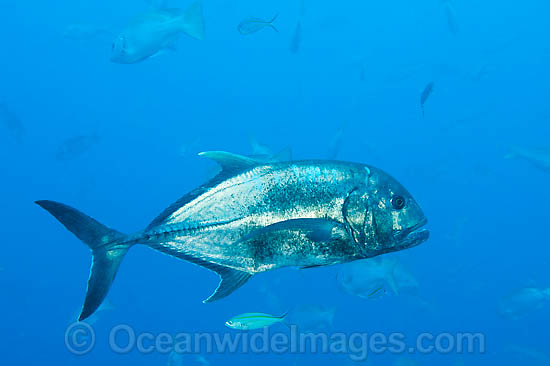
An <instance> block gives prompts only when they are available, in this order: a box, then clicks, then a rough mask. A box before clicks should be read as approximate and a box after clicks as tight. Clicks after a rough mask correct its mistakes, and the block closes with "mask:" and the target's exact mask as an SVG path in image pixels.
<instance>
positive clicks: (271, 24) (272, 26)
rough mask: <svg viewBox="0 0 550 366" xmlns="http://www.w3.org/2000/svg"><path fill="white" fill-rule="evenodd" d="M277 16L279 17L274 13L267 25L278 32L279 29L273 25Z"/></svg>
mask: <svg viewBox="0 0 550 366" xmlns="http://www.w3.org/2000/svg"><path fill="white" fill-rule="evenodd" d="M278 17H279V13H277V14H275V15H274V16H273V18H271V20H270V21H269V26H270V27H271V29H273V30H274V31H275V32H277V33H279V30H278V29H277V27H275V25H274V24H273V23H274V22H275V21H276V20H277V18H278Z"/></svg>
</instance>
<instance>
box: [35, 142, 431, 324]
mask: <svg viewBox="0 0 550 366" xmlns="http://www.w3.org/2000/svg"><path fill="white" fill-rule="evenodd" d="M200 155H201V156H204V157H207V158H210V159H213V160H215V161H216V162H218V163H219V164H220V165H221V167H222V172H221V173H220V174H218V175H217V176H216V177H215V178H213V179H212V180H210V181H209V182H207V183H206V184H204V185H202V186H200V187H198V188H196V189H195V190H193V191H192V192H190V193H188V194H187V195H185V196H183V197H182V198H181V199H179V200H178V201H177V202H175V203H174V204H172V205H171V206H170V207H168V208H167V209H165V210H164V211H163V212H162V213H161V214H160V215H159V216H158V217H157V218H156V219H154V220H153V221H152V222H151V223H150V224H149V226H148V227H147V228H145V229H144V230H142V231H140V232H138V233H135V234H131V235H126V234H123V233H120V232H118V231H115V230H113V229H110V228H108V227H107V226H104V225H102V224H100V223H99V222H97V221H96V220H94V219H92V218H91V217H88V216H87V215H85V214H83V213H81V212H80V211H77V210H76V209H74V208H71V207H69V206H67V205H64V204H62V203H58V202H53V201H37V202H36V203H37V204H38V205H40V206H41V207H43V208H44V209H46V210H47V211H49V212H50V213H51V214H52V215H53V216H55V217H56V218H57V219H58V220H59V221H60V222H61V223H62V224H63V225H64V226H65V227H66V228H67V229H68V230H69V231H71V232H72V233H73V234H75V235H76V236H77V237H78V238H79V239H80V240H82V241H83V242H84V243H86V244H87V245H88V246H89V247H90V249H91V251H92V256H93V261H92V268H91V272H90V278H89V281H88V289H87V293H86V299H85V301H84V307H83V309H82V313H81V315H80V318H79V319H80V320H82V319H85V318H87V317H88V316H90V315H91V314H92V313H93V312H94V311H95V310H96V309H97V308H98V307H99V306H100V304H101V302H102V301H103V299H104V298H105V296H106V294H107V291H108V290H109V287H110V286H111V283H112V281H113V279H114V277H115V274H116V273H117V270H118V267H119V265H120V263H121V261H122V259H123V257H124V255H125V254H126V252H127V251H128V249H130V248H131V247H132V246H133V245H135V244H143V245H147V246H149V247H151V248H153V249H155V250H158V251H160V252H163V253H166V254H169V255H172V256H174V257H177V258H180V259H184V260H186V261H189V262H192V263H195V264H197V265H199V266H202V267H205V268H208V269H210V270H212V271H214V272H216V273H218V275H219V276H220V277H221V281H220V283H219V285H218V288H217V289H216V290H215V291H214V293H213V294H212V295H211V296H210V297H209V298H208V299H206V300H205V302H209V301H214V300H218V299H221V298H223V297H225V296H227V295H229V294H230V293H232V292H233V291H235V290H236V289H238V288H239V287H240V286H242V285H243V284H244V283H245V282H246V281H248V280H249V279H250V277H252V276H253V275H255V274H258V273H261V272H265V271H269V270H273V269H277V268H281V267H288V266H297V267H302V268H310V267H317V266H326V265H331V264H336V263H344V262H350V261H353V260H357V259H363V258H370V257H375V256H377V255H380V254H384V253H389V252H394V251H398V250H403V249H407V248H410V247H413V246H416V245H418V244H420V243H422V242H424V241H425V240H427V239H428V236H429V232H428V231H427V230H426V229H423V228H422V227H423V226H424V225H425V224H426V222H427V220H426V218H425V216H424V213H423V212H422V210H421V208H420V206H419V205H418V204H417V203H416V201H415V200H414V199H413V197H412V196H411V195H410V194H409V192H407V190H406V189H405V188H404V187H403V186H402V185H401V184H399V183H398V182H397V181H396V180H395V179H394V178H392V177H390V176H389V175H388V174H386V173H384V172H383V171H381V170H379V169H377V168H374V167H371V166H367V165H363V164H356V163H347V162H337V161H314V160H307V161H288V162H274V163H262V162H258V161H256V160H254V159H251V158H248V157H245V156H240V155H235V154H231V153H227V152H220V151H211V152H204V153H201V154H200Z"/></svg>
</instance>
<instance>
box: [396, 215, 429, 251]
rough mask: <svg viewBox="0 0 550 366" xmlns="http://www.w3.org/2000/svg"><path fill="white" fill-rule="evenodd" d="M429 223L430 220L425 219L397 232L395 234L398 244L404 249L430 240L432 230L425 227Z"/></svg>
mask: <svg viewBox="0 0 550 366" xmlns="http://www.w3.org/2000/svg"><path fill="white" fill-rule="evenodd" d="M427 223H428V220H427V219H424V220H422V221H420V222H419V223H418V224H416V225H414V226H412V227H410V228H407V229H404V230H401V231H400V232H398V233H396V235H395V236H394V237H395V239H396V242H397V245H396V246H397V247H400V248H403V249H404V248H412V247H415V246H417V245H419V244H422V243H423V242H425V241H426V240H428V238H429V237H430V231H429V230H428V229H425V228H424V226H425V225H426V224H427Z"/></svg>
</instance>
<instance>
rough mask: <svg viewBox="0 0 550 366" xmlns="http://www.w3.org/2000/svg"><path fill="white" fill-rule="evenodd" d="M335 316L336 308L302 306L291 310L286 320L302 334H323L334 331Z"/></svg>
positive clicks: (313, 305) (311, 305)
mask: <svg viewBox="0 0 550 366" xmlns="http://www.w3.org/2000/svg"><path fill="white" fill-rule="evenodd" d="M335 315H336V307H334V306H327V305H317V304H302V305H297V306H295V307H294V308H293V309H292V310H290V311H289V313H288V315H287V317H286V319H287V322H288V324H291V325H295V326H297V327H298V330H299V331H300V332H302V333H308V332H322V331H329V330H331V329H333V327H334V316H335Z"/></svg>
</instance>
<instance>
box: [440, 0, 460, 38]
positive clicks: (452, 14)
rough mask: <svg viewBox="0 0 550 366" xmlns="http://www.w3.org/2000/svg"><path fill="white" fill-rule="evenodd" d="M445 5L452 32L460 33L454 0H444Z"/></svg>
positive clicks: (448, 23)
mask: <svg viewBox="0 0 550 366" xmlns="http://www.w3.org/2000/svg"><path fill="white" fill-rule="evenodd" d="M442 2H443V7H444V8H445V15H446V16H447V25H448V26H449V31H450V32H451V34H453V35H456V34H458V30H459V28H458V22H457V20H456V11H455V9H454V6H453V3H452V0H442Z"/></svg>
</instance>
